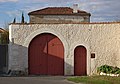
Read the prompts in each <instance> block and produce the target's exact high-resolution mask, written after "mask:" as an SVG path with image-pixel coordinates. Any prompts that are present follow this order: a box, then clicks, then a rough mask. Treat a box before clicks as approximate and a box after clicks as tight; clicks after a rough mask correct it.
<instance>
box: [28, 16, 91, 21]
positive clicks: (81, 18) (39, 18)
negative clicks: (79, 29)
mask: <svg viewBox="0 0 120 84" xmlns="http://www.w3.org/2000/svg"><path fill="white" fill-rule="evenodd" d="M63 22H64V23H65V22H67V23H70V22H90V17H89V16H77V15H75V16H74V15H30V23H63Z"/></svg>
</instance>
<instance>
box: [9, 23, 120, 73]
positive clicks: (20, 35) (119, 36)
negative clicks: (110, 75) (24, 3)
mask: <svg viewBox="0 0 120 84" xmlns="http://www.w3.org/2000/svg"><path fill="white" fill-rule="evenodd" d="M9 33H10V35H9V40H10V43H9V67H8V68H9V70H21V71H24V72H28V47H29V44H30V42H31V40H32V39H33V38H34V37H35V36H36V35H38V34H41V33H51V34H53V35H56V36H57V37H58V38H59V39H60V40H61V41H62V43H63V45H64V60H65V68H64V72H65V75H74V49H75V48H76V47H77V46H80V45H82V46H84V47H85V48H86V49H87V59H86V60H87V75H92V74H95V73H96V69H97V67H99V66H100V65H104V64H108V65H111V66H118V67H120V23H80V24H75V23H74V24H72V23H71V24H11V25H10V26H9ZM91 53H95V58H91Z"/></svg>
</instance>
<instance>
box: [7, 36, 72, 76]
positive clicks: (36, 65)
mask: <svg viewBox="0 0 120 84" xmlns="http://www.w3.org/2000/svg"><path fill="white" fill-rule="evenodd" d="M27 52H28V57H25V56H26V53H27ZM10 53H12V54H13V55H10V56H11V58H12V59H11V64H10V65H12V66H11V67H14V68H12V69H11V70H9V71H8V74H9V75H15V76H24V75H64V71H65V70H64V69H65V66H64V65H66V66H68V68H70V67H72V66H71V65H69V64H67V63H65V61H64V60H65V59H64V47H63V44H62V42H61V41H60V39H59V38H57V37H56V36H54V35H52V34H40V35H38V36H36V37H35V38H34V39H33V40H32V41H31V43H30V44H29V49H28V48H26V47H24V46H21V45H17V44H14V42H13V43H12V45H11V50H10ZM27 59H28V60H27ZM26 62H28V67H27V65H26V64H27V63H26ZM68 71H69V73H70V71H71V70H68Z"/></svg>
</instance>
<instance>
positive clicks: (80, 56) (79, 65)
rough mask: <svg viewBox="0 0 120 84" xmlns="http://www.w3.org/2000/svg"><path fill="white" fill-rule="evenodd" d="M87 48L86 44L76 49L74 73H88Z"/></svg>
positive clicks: (82, 74) (80, 74)
mask: <svg viewBox="0 0 120 84" xmlns="http://www.w3.org/2000/svg"><path fill="white" fill-rule="evenodd" d="M86 60H87V50H86V48H85V47H84V46H77V47H76V48H75V50H74V75H75V76H84V75H87V69H86V66H87V62H86Z"/></svg>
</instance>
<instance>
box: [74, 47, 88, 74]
mask: <svg viewBox="0 0 120 84" xmlns="http://www.w3.org/2000/svg"><path fill="white" fill-rule="evenodd" d="M77 48H78V49H80V48H83V49H84V50H85V57H82V58H85V65H84V66H85V75H87V49H86V48H85V47H84V46H81V45H80V46H77V47H76V48H75V49H74V75H75V71H76V70H75V67H76V61H77V62H78V61H81V59H77V60H76V59H75V58H76V57H77V56H78V55H77V56H76V53H75V52H76V49H77ZM77 58H78V57H77ZM77 69H79V68H78V66H77ZM77 74H81V73H77ZM75 76H79V75H75ZM80 76H82V75H80ZM83 76H84V75H83Z"/></svg>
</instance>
